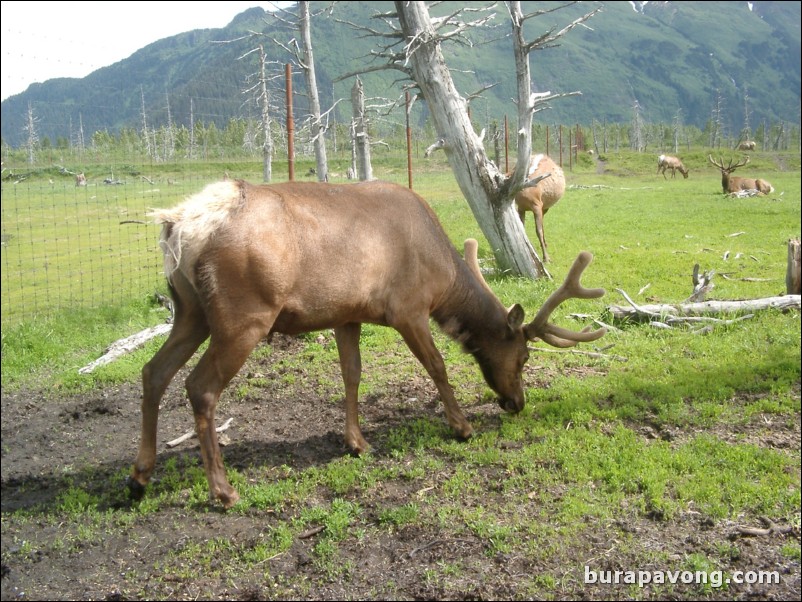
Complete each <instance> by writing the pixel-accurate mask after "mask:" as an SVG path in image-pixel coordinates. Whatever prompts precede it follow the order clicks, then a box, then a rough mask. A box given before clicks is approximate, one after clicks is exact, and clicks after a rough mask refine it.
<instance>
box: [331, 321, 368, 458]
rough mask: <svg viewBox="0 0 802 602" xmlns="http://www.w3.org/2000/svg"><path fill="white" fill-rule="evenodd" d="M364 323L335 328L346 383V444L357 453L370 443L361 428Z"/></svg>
mask: <svg viewBox="0 0 802 602" xmlns="http://www.w3.org/2000/svg"><path fill="white" fill-rule="evenodd" d="M361 331H362V324H359V323H352V324H346V325H345V326H340V327H339V328H335V329H334V339H335V340H336V341H337V353H339V355H340V370H341V371H342V375H343V384H344V385H345V444H346V445H347V446H348V448H349V449H350V450H351V451H353V452H354V453H355V454H361V453H362V452H364V451H367V449H368V447H369V445H368V442H367V441H365V438H364V437H363V436H362V431H361V430H360V428H359V382H360V380H361V379H362V358H361V356H360V353H359V335H360V333H361Z"/></svg>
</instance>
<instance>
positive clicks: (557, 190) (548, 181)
mask: <svg viewBox="0 0 802 602" xmlns="http://www.w3.org/2000/svg"><path fill="white" fill-rule="evenodd" d="M547 175H548V177H546V178H544V179H543V180H541V181H540V182H538V183H537V184H536V185H535V186H530V187H528V188H524V189H523V190H521V191H520V192H518V194H516V195H515V204H516V205H517V206H518V215H519V216H520V218H521V222H523V223H524V224H525V223H526V220H525V216H526V212H527V211H531V212H532V213H533V214H534V215H535V232H536V233H537V238H538V240H539V241H540V248H541V249H542V250H543V261H544V262H548V261H550V259H549V252H548V251H547V245H546V236H545V235H544V233H543V216H544V215H546V212H547V211H548V210H549V209H550V208H551V207H553V206H554V204H555V203H557V201H559V200H560V199H561V198H562V196H563V194H565V174H564V173H563V170H562V168H561V167H560V166H559V165H557V164H556V163H555V162H554V161H552V159H551V157H549V156H548V155H543V154H538V155H533V156H532V158H531V160H530V162H529V172H528V173H527V175H526V177H527V179H528V180H531V179H534V178H537V177H538V176H547Z"/></svg>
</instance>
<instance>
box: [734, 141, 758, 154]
mask: <svg viewBox="0 0 802 602" xmlns="http://www.w3.org/2000/svg"><path fill="white" fill-rule="evenodd" d="M756 147H757V144H756V143H755V142H753V141H752V140H744V141H743V142H741V143H740V144H739V145H738V150H742V151H747V150H749V151H753V150H755V148H756Z"/></svg>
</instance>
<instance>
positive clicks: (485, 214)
mask: <svg viewBox="0 0 802 602" xmlns="http://www.w3.org/2000/svg"><path fill="white" fill-rule="evenodd" d="M507 8H508V11H509V14H510V21H511V23H512V32H513V36H512V37H513V46H514V54H515V66H516V74H515V75H516V81H517V83H518V86H517V87H518V128H519V129H518V141H517V147H518V149H517V156H518V158H519V160H518V165H517V166H516V168H515V170H514V171H513V173H512V174H511V175H509V176H507V175H505V174H504V173H503V172H502V171H500V170H499V169H498V167H497V166H496V165H495V164H494V163H493V162H492V161H491V160H490V159H489V158H488V156H487V154H486V153H485V149H484V146H483V144H482V139H481V137H480V136H477V134H476V133H475V132H474V130H473V127H472V125H471V122H470V119H469V117H468V112H467V103H466V101H465V98H463V97H462V96H461V95H460V94H459V93H458V92H457V90H456V87H455V85H454V82H453V80H452V78H451V74H450V73H449V69H448V65H447V64H446V62H445V59H444V57H443V53H442V51H441V44H442V43H443V42H445V41H448V40H452V39H456V38H459V37H461V36H462V35H463V34H464V32H465V31H467V30H469V29H471V28H472V27H477V26H480V25H483V24H485V23H486V22H487V21H488V20H489V19H490V18H492V15H486V16H484V17H482V18H480V19H478V20H476V21H473V22H470V23H469V22H465V21H462V20H460V18H461V15H462V14H463V13H464V12H466V11H469V10H474V11H475V10H479V9H469V8H464V9H459V10H458V11H456V12H455V13H453V14H451V15H449V16H448V17H445V18H437V19H431V18H430V16H429V11H428V9H427V7H426V4H425V3H424V2H407V1H397V2H395V9H396V12H395V13H390V14H385V15H380V17H382V18H384V19H385V21H386V22H388V23H389V22H390V19H392V18H397V19H398V23H399V25H400V31H399V30H398V29H394V31H393V33H391V34H385V35H388V37H390V38H395V39H396V40H398V39H400V40H401V48H400V49H397V48H396V47H397V45H398V42H397V41H395V42H394V43H393V44H392V45H390V46H388V47H387V48H386V49H385V50H384V51H383V52H381V53H379V56H383V57H385V58H386V59H388V65H387V66H386V67H387V68H393V69H397V70H400V71H402V72H404V73H405V74H406V75H407V76H408V77H410V78H411V79H412V80H413V81H414V82H415V83H416V85H417V87H418V88H419V89H420V92H421V94H422V95H423V98H424V99H425V100H426V102H427V105H428V107H429V111H430V112H431V115H432V120H433V122H434V125H435V128H436V130H437V135H438V138H441V139H442V140H443V149H444V150H445V152H446V156H447V157H448V161H449V164H450V165H451V169H452V171H453V172H454V175H455V177H456V179H457V183H458V184H459V187H460V190H461V191H462V194H463V195H464V196H465V198H466V199H467V201H468V204H469V205H470V207H471V210H472V211H473V214H474V216H475V217H476V221H477V222H478V224H479V227H480V228H481V229H482V232H483V233H484V235H485V237H486V238H487V240H488V242H489V243H490V245H491V248H492V249H493V253H494V255H495V258H496V263H497V264H498V266H499V268H500V269H501V270H502V271H504V272H505V273H510V274H513V275H516V276H526V277H530V278H539V277H550V276H549V274H548V272H547V271H546V268H545V267H544V266H543V262H542V261H541V259H540V257H538V255H537V253H536V252H535V250H534V248H533V247H532V245H531V243H530V242H529V239H528V238H527V237H526V233H525V231H524V228H523V224H522V223H521V220H520V218H519V217H518V212H517V211H516V208H515V204H514V202H513V199H514V197H515V193H516V192H518V191H519V190H521V188H523V187H524V186H526V184H527V182H526V181H525V179H526V171H527V168H528V166H529V156H530V154H531V151H532V142H531V130H532V115H533V114H534V113H535V111H536V110H537V109H536V104H538V103H542V102H545V101H546V100H549V99H553V98H558V97H561V96H566V95H567V94H557V95H552V94H551V93H546V94H540V95H538V94H533V93H532V92H531V77H530V70H529V53H530V52H532V51H533V50H536V49H540V48H546V47H549V46H552V45H554V42H555V41H556V40H557V39H559V38H560V37H562V36H563V35H565V34H566V33H567V32H568V31H570V30H571V29H573V28H574V27H576V26H577V25H579V24H580V23H583V22H584V21H586V20H587V19H589V18H590V17H591V16H593V15H594V14H595V13H596V12H597V11H598V10H600V9H599V8H597V9H596V10H594V11H592V12H591V13H588V14H586V15H584V16H583V17H581V18H579V19H577V20H576V21H574V22H573V23H571V24H569V25H568V26H566V27H564V28H563V29H562V30H560V31H559V32H556V33H555V32H554V30H553V29H552V30H550V31H548V32H547V33H546V34H544V35H542V36H540V37H538V38H537V39H536V40H534V41H532V42H528V43H527V42H525V41H524V33H523V25H524V22H525V21H526V20H527V19H529V18H531V17H534V16H538V15H541V14H543V13H544V12H546V11H538V12H536V13H530V14H527V15H523V13H522V12H521V7H520V2H508V3H507ZM371 33H373V34H375V33H376V32H371ZM529 185H532V183H529Z"/></svg>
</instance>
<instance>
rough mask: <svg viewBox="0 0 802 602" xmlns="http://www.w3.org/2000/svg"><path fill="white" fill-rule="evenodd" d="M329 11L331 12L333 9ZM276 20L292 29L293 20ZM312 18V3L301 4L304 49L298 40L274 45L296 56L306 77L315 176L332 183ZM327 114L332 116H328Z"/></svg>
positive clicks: (300, 22)
mask: <svg viewBox="0 0 802 602" xmlns="http://www.w3.org/2000/svg"><path fill="white" fill-rule="evenodd" d="M325 10H326V11H328V12H330V11H331V7H329V8H327V9H325ZM279 11H280V12H282V13H285V14H287V15H292V13H291V12H290V11H289V10H286V9H278V10H277V11H276V12H279ZM318 14H319V13H318ZM274 15H275V13H274ZM276 18H277V19H278V20H279V21H282V22H284V23H285V24H289V25H292V20H291V19H289V20H285V19H281V18H279V17H278V16H276ZM311 18H312V15H310V13H309V2H308V1H301V2H298V16H297V22H296V24H295V26H296V27H297V28H298V32H299V33H300V36H301V46H302V47H301V48H299V46H298V43H297V41H296V40H291V41H290V42H289V44H288V45H285V44H282V43H281V42H279V41H278V40H276V39H275V38H274V39H273V41H274V42H275V43H276V44H278V45H279V46H281V47H282V48H284V49H285V50H286V51H287V52H289V53H290V54H292V55H294V56H295V60H296V62H297V63H298V65H299V66H300V68H301V71H302V72H303V74H304V80H305V82H306V89H307V92H308V94H309V110H310V113H311V115H310V120H311V130H312V141H313V143H314V145H315V163H316V166H317V169H316V170H315V173H316V174H317V179H318V181H319V182H327V181H328V179H329V166H328V159H327V157H326V141H325V138H324V135H325V133H326V127H325V126H324V124H323V119H324V115H322V114H321V112H320V97H319V94H318V89H317V77H316V75H315V59H314V55H313V53H312V33H311ZM335 104H336V103H335ZM332 108H333V107H332ZM326 114H328V112H327V113H326Z"/></svg>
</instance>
